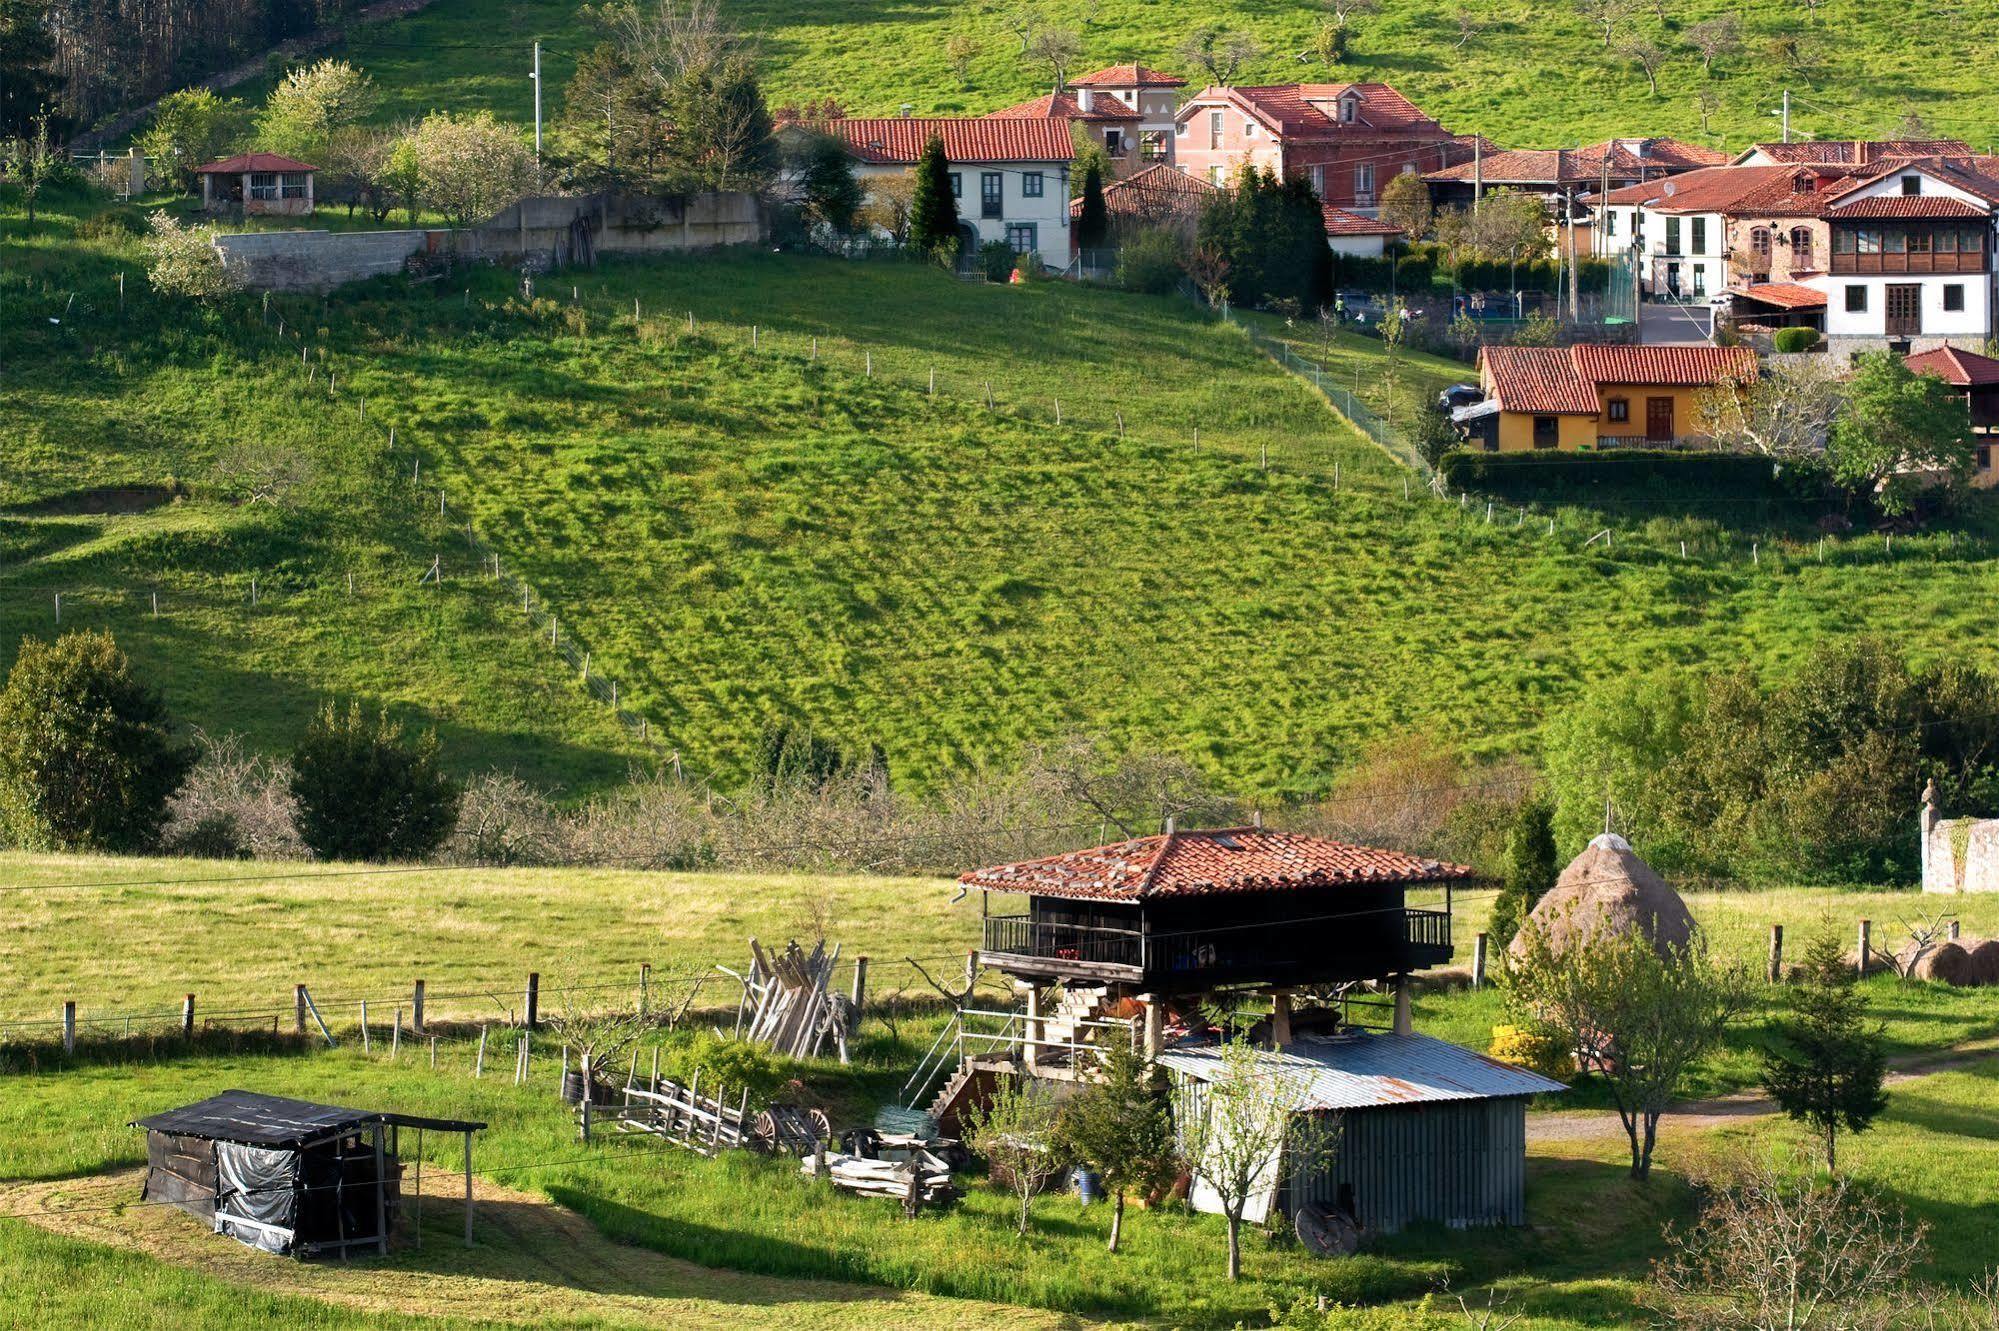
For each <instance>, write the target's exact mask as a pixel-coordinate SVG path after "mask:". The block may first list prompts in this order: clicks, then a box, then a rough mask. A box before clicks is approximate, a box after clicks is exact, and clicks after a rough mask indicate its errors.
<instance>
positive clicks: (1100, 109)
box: [985, 92, 1138, 120]
mask: <svg viewBox="0 0 1999 1331" xmlns="http://www.w3.org/2000/svg"><path fill="white" fill-rule="evenodd" d="M1043 117H1047V118H1052V119H1057V120H1136V119H1138V112H1136V111H1134V110H1132V109H1131V108H1130V107H1129V106H1126V105H1125V104H1124V103H1123V102H1121V101H1119V100H1118V99H1117V98H1115V97H1113V96H1111V95H1110V94H1109V93H1107V92H1105V93H1098V94H1097V95H1096V96H1095V97H1094V98H1092V99H1091V102H1090V109H1089V110H1087V111H1085V110H1084V109H1083V104H1082V103H1081V102H1080V101H1078V100H1076V97H1075V96H1074V94H1072V93H1066V92H1045V93H1043V94H1041V96H1039V97H1032V98H1029V99H1028V100H1027V101H1024V102H1016V103H1015V104H1014V105H1012V106H1003V107H1001V108H1000V109H999V110H997V111H988V112H986V116H985V118H986V119H987V120H1033V119H1037V118H1043Z"/></svg>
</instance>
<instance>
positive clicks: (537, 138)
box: [530, 42, 1788, 166]
mask: <svg viewBox="0 0 1999 1331" xmlns="http://www.w3.org/2000/svg"><path fill="white" fill-rule="evenodd" d="M530 77H531V78H533V79H534V164H535V165H536V166H540V165H541V43H540V42H536V43H535V44H534V73H533V74H532V75H531V76H530ZM1787 137H1788V136H1787Z"/></svg>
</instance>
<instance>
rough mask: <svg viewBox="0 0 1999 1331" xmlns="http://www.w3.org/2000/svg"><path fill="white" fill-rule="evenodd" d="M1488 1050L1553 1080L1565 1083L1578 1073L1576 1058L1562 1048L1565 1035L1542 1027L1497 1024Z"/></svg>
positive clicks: (1492, 1055)
mask: <svg viewBox="0 0 1999 1331" xmlns="http://www.w3.org/2000/svg"><path fill="white" fill-rule="evenodd" d="M1485 1052H1486V1055H1487V1056H1488V1057H1491V1058H1496V1059H1498V1060H1499V1061H1500V1062H1502V1063H1511V1064H1512V1065H1513V1066H1514V1067H1516V1068H1526V1069H1527V1070H1528V1071H1529V1072H1538V1073H1540V1074H1541V1075H1542V1076H1544V1077H1546V1078H1547V1079H1548V1080H1550V1081H1560V1082H1566V1081H1568V1080H1569V1079H1570V1078H1571V1077H1573V1076H1575V1075H1576V1060H1575V1058H1574V1056H1573V1055H1571V1054H1570V1053H1569V1051H1568V1050H1567V1049H1565V1048H1563V1047H1562V1037H1561V1036H1559V1035H1557V1034H1555V1033H1554V1032H1553V1031H1549V1030H1543V1029H1542V1028H1541V1027H1539V1026H1503V1025H1502V1026H1494V1027H1493V1028H1492V1044H1491V1046H1490V1047H1489V1048H1487V1049H1486V1051H1485Z"/></svg>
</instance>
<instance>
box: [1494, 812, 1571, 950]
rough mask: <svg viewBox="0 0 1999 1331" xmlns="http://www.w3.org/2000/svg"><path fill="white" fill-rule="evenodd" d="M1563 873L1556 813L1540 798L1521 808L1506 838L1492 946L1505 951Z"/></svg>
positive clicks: (1495, 903) (1496, 902)
mask: <svg viewBox="0 0 1999 1331" xmlns="http://www.w3.org/2000/svg"><path fill="white" fill-rule="evenodd" d="M1560 872H1561V866H1560V864H1559V863H1558V857H1557V855H1556V853H1555V810H1554V806H1553V805H1551V804H1550V803H1549V802H1548V801H1547V800H1546V799H1544V798H1541V797H1539V796H1536V797H1535V798H1533V799H1529V800H1527V801H1525V802H1524V803H1522V804H1521V806H1520V808H1519V810H1518V812H1516V813H1515V814H1514V816H1513V826H1512V827H1511V828H1510V829H1509V830H1508V831H1507V834H1506V864H1505V870H1504V872H1503V874H1502V876H1501V883H1500V889H1499V896H1498V897H1497V898H1496V899H1495V900H1494V901H1493V903H1492V923H1491V926H1490V932H1491V934H1492V938H1491V943H1492V945H1493V946H1494V947H1495V948H1497V949H1499V950H1500V951H1502V952H1503V951H1505V950H1506V948H1507V946H1508V945H1509V944H1511V943H1512V942H1513V936H1514V935H1515V934H1516V933H1518V932H1520V926H1521V924H1522V923H1524V922H1525V921H1526V919H1527V917H1528V916H1529V915H1530V914H1532V913H1533V910H1534V907H1535V906H1537V905H1539V904H1540V901H1541V898H1542V897H1544V896H1546V895H1547V893H1548V889H1549V888H1551V887H1553V886H1554V885H1555V878H1556V875H1557V874H1559V873H1560Z"/></svg>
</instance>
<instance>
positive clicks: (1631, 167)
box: [1423, 139, 1728, 186]
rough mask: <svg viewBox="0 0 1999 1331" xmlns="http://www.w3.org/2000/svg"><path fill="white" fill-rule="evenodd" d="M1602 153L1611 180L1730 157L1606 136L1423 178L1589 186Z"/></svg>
mask: <svg viewBox="0 0 1999 1331" xmlns="http://www.w3.org/2000/svg"><path fill="white" fill-rule="evenodd" d="M1606 157H1608V158H1609V161H1610V178H1611V179H1612V180H1613V181H1617V180H1621V179H1625V178H1628V177H1631V176H1637V175H1641V174H1642V175H1651V176H1656V175H1660V174H1663V173H1666V172H1676V171H1691V170H1695V169H1697V168H1700V167H1704V166H1720V165H1722V164H1723V163H1725V162H1726V161H1728V154H1726V153H1723V152H1719V151H1717V150H1716V149H1713V148H1703V147H1701V146H1700V145H1699V144H1697V143H1682V142H1681V141H1680V140H1678V139H1610V140H1607V141H1606V142H1603V143H1593V144H1591V145H1589V146H1588V147H1586V148H1515V149H1513V150H1511V151H1508V152H1496V153H1485V154H1484V155H1483V156H1482V157H1481V158H1480V160H1479V161H1478V162H1476V163H1472V162H1460V163H1458V164H1457V165H1456V166H1447V167H1445V168H1444V169H1443V170H1441V171H1432V172H1430V173H1428V174H1427V175H1425V176H1424V177H1423V179H1425V180H1433V181H1458V182H1463V183H1464V184H1471V183H1472V182H1473V181H1474V180H1479V181H1483V182H1484V183H1485V184H1488V185H1546V186H1559V185H1591V184H1596V183H1598V182H1599V181H1601V180H1602V179H1603V169H1604V159H1605V158H1606Z"/></svg>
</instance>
